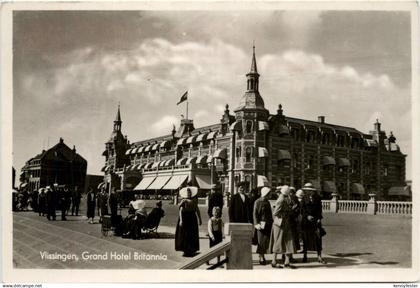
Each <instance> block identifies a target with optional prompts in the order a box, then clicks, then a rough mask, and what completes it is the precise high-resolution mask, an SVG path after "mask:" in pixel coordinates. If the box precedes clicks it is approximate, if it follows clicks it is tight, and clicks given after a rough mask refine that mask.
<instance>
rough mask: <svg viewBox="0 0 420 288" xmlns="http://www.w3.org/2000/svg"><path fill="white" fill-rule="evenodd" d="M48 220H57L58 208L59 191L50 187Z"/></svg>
mask: <svg viewBox="0 0 420 288" xmlns="http://www.w3.org/2000/svg"><path fill="white" fill-rule="evenodd" d="M46 190H47V195H46V197H47V219H48V220H55V218H56V214H55V209H56V207H57V200H58V199H57V198H58V195H57V190H56V188H55V187H54V188H51V187H50V186H47V188H46Z"/></svg>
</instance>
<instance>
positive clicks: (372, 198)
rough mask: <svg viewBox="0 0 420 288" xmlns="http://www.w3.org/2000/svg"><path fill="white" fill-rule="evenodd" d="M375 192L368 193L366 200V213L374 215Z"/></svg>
mask: <svg viewBox="0 0 420 288" xmlns="http://www.w3.org/2000/svg"><path fill="white" fill-rule="evenodd" d="M375 196H376V194H374V193H371V194H369V201H368V206H367V211H366V213H367V214H371V215H375V214H376V210H377V209H376V198H375Z"/></svg>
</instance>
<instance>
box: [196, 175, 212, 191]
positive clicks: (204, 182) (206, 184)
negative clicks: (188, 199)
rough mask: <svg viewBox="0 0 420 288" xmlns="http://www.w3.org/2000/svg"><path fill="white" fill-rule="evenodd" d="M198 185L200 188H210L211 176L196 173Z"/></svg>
mask: <svg viewBox="0 0 420 288" xmlns="http://www.w3.org/2000/svg"><path fill="white" fill-rule="evenodd" d="M195 180H197V184H198V187H199V188H201V189H211V184H212V183H211V177H210V175H196V176H195Z"/></svg>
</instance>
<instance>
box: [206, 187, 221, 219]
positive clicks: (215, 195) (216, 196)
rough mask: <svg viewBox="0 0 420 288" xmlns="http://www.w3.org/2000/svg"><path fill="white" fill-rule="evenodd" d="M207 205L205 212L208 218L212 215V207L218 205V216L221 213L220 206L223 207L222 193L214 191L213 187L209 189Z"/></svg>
mask: <svg viewBox="0 0 420 288" xmlns="http://www.w3.org/2000/svg"><path fill="white" fill-rule="evenodd" d="M208 202H209V205H208V206H209V207H208V209H207V214H208V215H209V218H211V217H212V216H213V207H219V208H220V216H221V215H222V214H221V213H222V208H223V204H224V203H223V194H222V193H220V192H216V190H215V189H214V188H212V189H211V191H210V195H209V201H208Z"/></svg>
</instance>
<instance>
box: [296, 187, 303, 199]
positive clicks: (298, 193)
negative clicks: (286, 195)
mask: <svg viewBox="0 0 420 288" xmlns="http://www.w3.org/2000/svg"><path fill="white" fill-rule="evenodd" d="M304 196H305V192H303V190H302V189H299V190H298V191H297V192H296V197H297V198H299V199H302V198H303V197H304Z"/></svg>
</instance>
